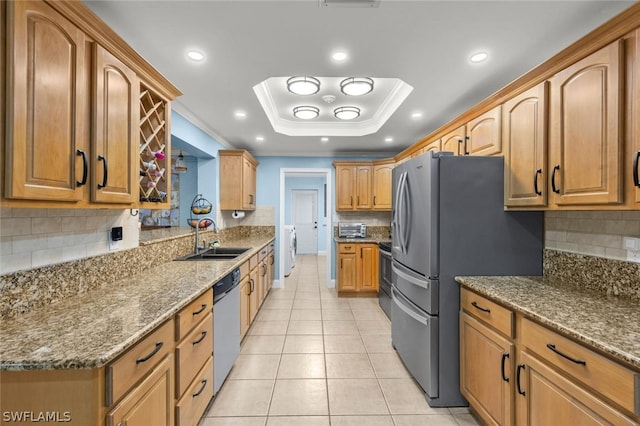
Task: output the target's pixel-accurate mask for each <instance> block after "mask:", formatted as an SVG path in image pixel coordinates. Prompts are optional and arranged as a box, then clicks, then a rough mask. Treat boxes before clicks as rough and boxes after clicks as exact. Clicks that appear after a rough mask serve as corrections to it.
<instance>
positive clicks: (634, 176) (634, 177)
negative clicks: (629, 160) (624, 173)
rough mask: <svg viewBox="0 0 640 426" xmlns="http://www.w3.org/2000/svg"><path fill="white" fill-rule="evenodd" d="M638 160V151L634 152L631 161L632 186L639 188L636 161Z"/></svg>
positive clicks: (639, 152)
mask: <svg viewBox="0 0 640 426" xmlns="http://www.w3.org/2000/svg"><path fill="white" fill-rule="evenodd" d="M639 160H640V151H637V152H636V156H635V157H634V159H633V184H634V185H635V186H637V187H639V188H640V179H639V178H638V161H639Z"/></svg>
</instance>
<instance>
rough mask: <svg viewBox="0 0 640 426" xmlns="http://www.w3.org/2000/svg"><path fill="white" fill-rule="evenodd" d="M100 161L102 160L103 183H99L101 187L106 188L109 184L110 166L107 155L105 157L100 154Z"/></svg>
mask: <svg viewBox="0 0 640 426" xmlns="http://www.w3.org/2000/svg"><path fill="white" fill-rule="evenodd" d="M98 161H102V183H99V184H98V189H99V188H104V187H105V186H107V177H108V170H109V166H108V165H107V157H103V156H102V155H98Z"/></svg>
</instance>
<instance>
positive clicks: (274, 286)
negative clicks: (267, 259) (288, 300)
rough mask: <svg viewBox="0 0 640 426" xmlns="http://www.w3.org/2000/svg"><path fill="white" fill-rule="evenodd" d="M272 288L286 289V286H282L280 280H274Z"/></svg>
mask: <svg viewBox="0 0 640 426" xmlns="http://www.w3.org/2000/svg"><path fill="white" fill-rule="evenodd" d="M271 288H284V285H282V283H281V282H280V280H273V284H271Z"/></svg>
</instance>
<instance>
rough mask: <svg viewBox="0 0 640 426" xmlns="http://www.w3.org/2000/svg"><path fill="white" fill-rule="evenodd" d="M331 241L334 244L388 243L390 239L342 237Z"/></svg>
mask: <svg viewBox="0 0 640 426" xmlns="http://www.w3.org/2000/svg"><path fill="white" fill-rule="evenodd" d="M333 241H335V242H336V243H376V244H377V243H390V242H391V238H389V237H386V238H385V237H373V236H372V237H365V238H344V237H333Z"/></svg>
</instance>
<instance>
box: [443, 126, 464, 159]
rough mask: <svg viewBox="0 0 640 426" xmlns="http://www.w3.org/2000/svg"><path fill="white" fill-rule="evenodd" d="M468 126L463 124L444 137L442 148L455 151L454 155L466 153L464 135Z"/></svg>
mask: <svg viewBox="0 0 640 426" xmlns="http://www.w3.org/2000/svg"><path fill="white" fill-rule="evenodd" d="M465 135H466V127H465V126H462V127H459V128H457V129H456V130H454V131H452V132H450V133H448V134H446V135H445V136H443V137H442V139H441V141H442V150H443V151H449V152H453V155H464V150H463V148H464V146H463V145H464V137H465Z"/></svg>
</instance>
